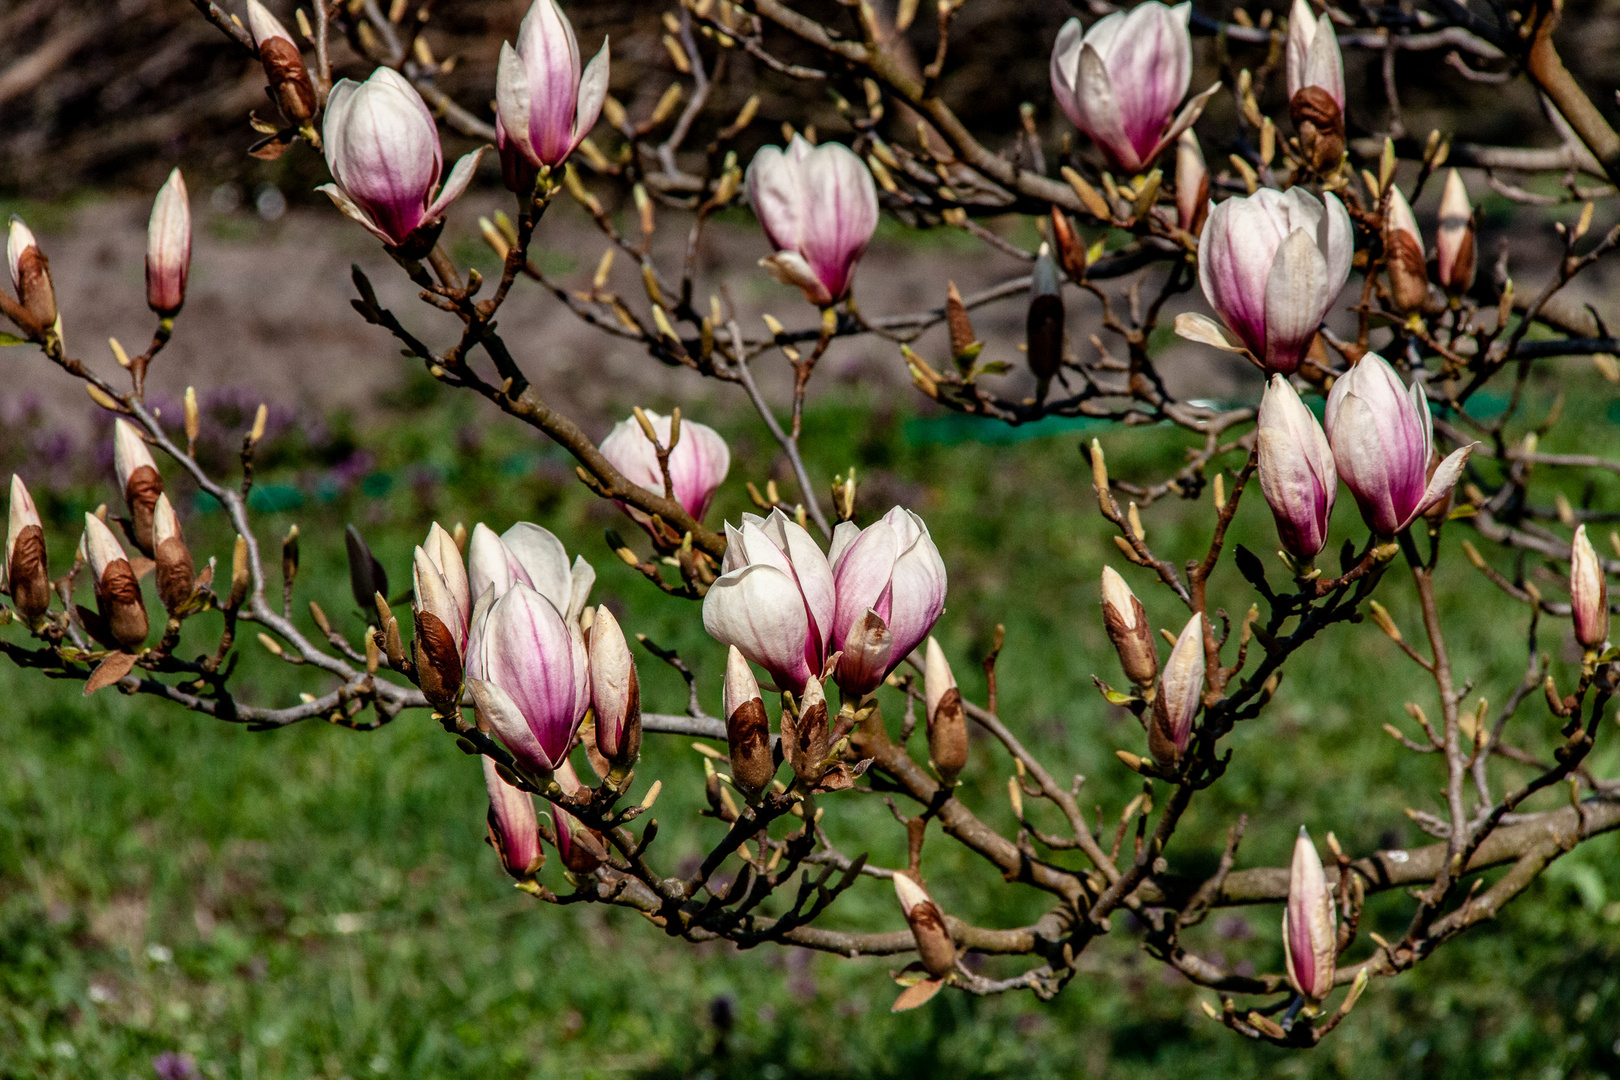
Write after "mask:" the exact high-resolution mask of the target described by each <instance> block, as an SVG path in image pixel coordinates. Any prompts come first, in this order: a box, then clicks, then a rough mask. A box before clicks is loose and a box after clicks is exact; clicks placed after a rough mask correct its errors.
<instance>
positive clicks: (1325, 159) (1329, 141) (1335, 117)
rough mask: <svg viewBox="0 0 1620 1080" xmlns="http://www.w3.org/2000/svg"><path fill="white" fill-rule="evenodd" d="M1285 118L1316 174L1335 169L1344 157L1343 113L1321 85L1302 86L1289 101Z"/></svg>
mask: <svg viewBox="0 0 1620 1080" xmlns="http://www.w3.org/2000/svg"><path fill="white" fill-rule="evenodd" d="M1288 115H1289V118H1290V119H1291V120H1293V122H1294V130H1295V131H1297V132H1299V145H1300V147H1301V148H1302V149H1303V150H1304V151H1305V154H1306V156H1307V157H1308V158H1309V159H1310V162H1311V168H1313V169H1315V170H1316V171H1317V172H1319V173H1330V172H1332V171H1333V170H1334V169H1335V168H1337V167H1338V165H1339V160H1340V159H1341V158H1343V157H1344V111H1343V110H1342V109H1341V108H1340V107H1339V103H1338V102H1337V101H1335V100H1333V95H1332V94H1330V93H1328V92H1327V91H1326V90H1324V89H1322V88H1321V87H1320V86H1305V87H1301V88H1300V89H1299V90H1297V91H1295V93H1294V96H1293V98H1292V99H1290V100H1289V102H1288Z"/></svg>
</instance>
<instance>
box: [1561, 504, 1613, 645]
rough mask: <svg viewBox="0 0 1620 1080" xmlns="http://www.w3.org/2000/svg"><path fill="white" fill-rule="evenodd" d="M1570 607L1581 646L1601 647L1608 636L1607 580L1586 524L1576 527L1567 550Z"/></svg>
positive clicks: (1576, 637) (1576, 636)
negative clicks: (1571, 542)
mask: <svg viewBox="0 0 1620 1080" xmlns="http://www.w3.org/2000/svg"><path fill="white" fill-rule="evenodd" d="M1569 609H1570V616H1571V618H1572V620H1573V622H1574V624H1575V640H1576V641H1578V642H1580V643H1581V647H1582V648H1586V649H1601V648H1603V645H1604V643H1605V642H1607V641H1608V640H1609V583H1608V579H1607V578H1605V577H1604V574H1603V564H1602V563H1601V562H1599V561H1598V557H1597V552H1596V551H1594V550H1593V549H1592V541H1590V540H1588V539H1587V538H1586V526H1585V525H1582V526H1580V527H1579V528H1577V529H1576V530H1575V543H1574V544H1573V545H1571V547H1570V551H1569Z"/></svg>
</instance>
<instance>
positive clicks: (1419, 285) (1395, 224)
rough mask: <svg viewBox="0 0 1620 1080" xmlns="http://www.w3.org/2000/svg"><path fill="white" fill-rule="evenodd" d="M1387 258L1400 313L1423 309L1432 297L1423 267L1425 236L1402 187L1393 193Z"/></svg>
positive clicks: (1392, 294)
mask: <svg viewBox="0 0 1620 1080" xmlns="http://www.w3.org/2000/svg"><path fill="white" fill-rule="evenodd" d="M1384 258H1385V260H1386V262H1387V264H1388V269H1389V292H1390V299H1391V300H1392V301H1394V304H1395V308H1396V310H1398V311H1401V312H1412V311H1417V310H1418V309H1419V308H1421V307H1423V303H1424V301H1425V300H1427V299H1428V298H1429V277H1428V274H1427V273H1426V272H1425V270H1424V268H1423V234H1422V233H1420V232H1418V227H1417V221H1416V219H1414V218H1413V217H1412V208H1411V206H1409V205H1408V204H1407V202H1406V196H1405V195H1402V194H1401V189H1400V188H1398V187H1392V188H1390V190H1389V212H1388V213H1387V214H1386V215H1385V218H1384Z"/></svg>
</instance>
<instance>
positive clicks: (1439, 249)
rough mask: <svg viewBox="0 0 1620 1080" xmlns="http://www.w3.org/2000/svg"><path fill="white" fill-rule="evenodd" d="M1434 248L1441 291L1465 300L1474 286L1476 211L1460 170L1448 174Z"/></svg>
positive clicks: (1453, 170)
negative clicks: (1465, 294) (1469, 198)
mask: <svg viewBox="0 0 1620 1080" xmlns="http://www.w3.org/2000/svg"><path fill="white" fill-rule="evenodd" d="M1434 247H1435V274H1436V276H1437V277H1438V278H1439V279H1440V280H1439V284H1440V287H1441V288H1442V289H1444V290H1446V291H1447V292H1448V293H1450V294H1451V295H1453V296H1461V295H1462V294H1463V293H1465V292H1467V291H1468V290H1469V288H1470V287H1471V286H1472V285H1473V284H1474V208H1473V206H1471V205H1470V204H1469V202H1468V188H1467V186H1466V185H1464V184H1463V181H1462V177H1461V176H1459V175H1458V174H1457V170H1456V169H1452V170H1450V171H1449V172H1447V173H1446V187H1445V190H1444V191H1443V192H1441V194H1440V227H1439V229H1438V230H1436V233H1435V244H1434Z"/></svg>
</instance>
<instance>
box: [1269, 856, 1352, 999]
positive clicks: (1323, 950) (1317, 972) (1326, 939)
mask: <svg viewBox="0 0 1620 1080" xmlns="http://www.w3.org/2000/svg"><path fill="white" fill-rule="evenodd" d="M1282 935H1283V963H1284V965H1285V974H1286V975H1287V976H1288V984H1289V985H1290V986H1292V987H1293V988H1294V989H1295V990H1297V991H1299V993H1300V994H1301V995H1302V996H1303V997H1305V998H1306V999H1308V1000H1310V1001H1313V1002H1316V1001H1321V1000H1322V999H1323V998H1325V997H1327V995H1328V991H1330V990H1332V989H1333V964H1334V960H1335V958H1336V957H1337V955H1338V931H1337V928H1336V927H1335V925H1334V912H1333V894H1332V893H1331V892H1329V891H1328V885H1327V875H1326V874H1324V873H1323V872H1322V859H1321V857H1320V856H1318V855H1317V853H1316V846H1315V845H1314V844H1312V843H1311V837H1310V834H1309V833H1307V832H1306V831H1305V827H1304V826H1303V825H1301V826H1300V828H1299V839H1298V840H1296V841H1295V842H1294V859H1293V863H1292V864H1291V865H1290V867H1289V871H1288V903H1287V905H1286V906H1285V907H1284V908H1283V919H1282Z"/></svg>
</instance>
